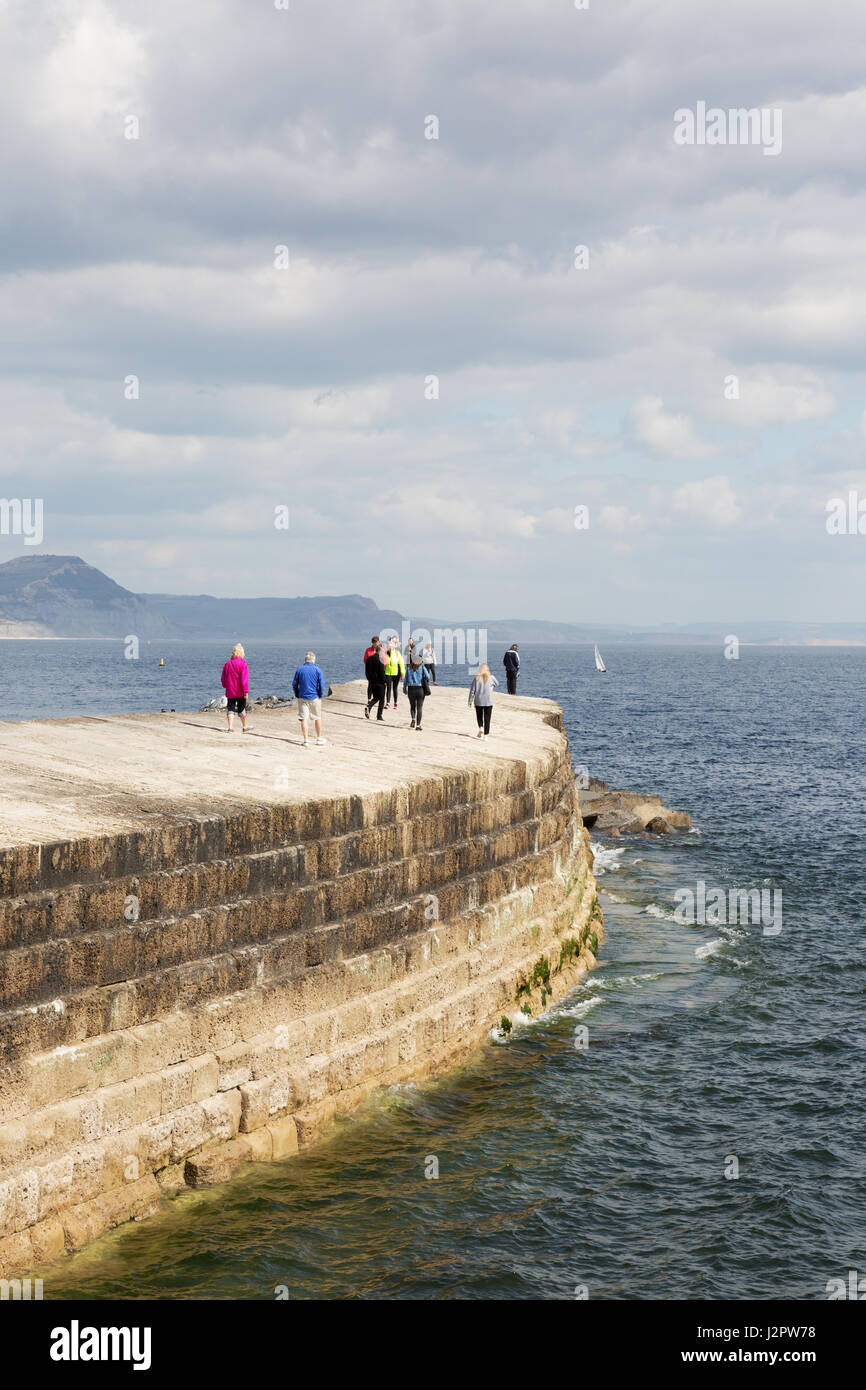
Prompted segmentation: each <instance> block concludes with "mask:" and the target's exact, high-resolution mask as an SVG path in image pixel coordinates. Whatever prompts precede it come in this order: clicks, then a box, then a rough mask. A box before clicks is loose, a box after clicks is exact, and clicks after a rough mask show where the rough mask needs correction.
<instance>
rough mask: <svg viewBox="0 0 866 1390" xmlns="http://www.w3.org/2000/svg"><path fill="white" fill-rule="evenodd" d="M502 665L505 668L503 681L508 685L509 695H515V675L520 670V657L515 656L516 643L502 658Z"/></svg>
mask: <svg viewBox="0 0 866 1390" xmlns="http://www.w3.org/2000/svg"><path fill="white" fill-rule="evenodd" d="M502 665H503V666H504V667H505V679H506V682H507V684H508V693H509V695H516V694H517V673H518V671H519V670H520V657H519V656H518V655H517V643H516V642H514V643H513V644H512V645H511V646H510V647H509V648H508V651H507V652H506V653H505V655H504V657H503V658H502Z"/></svg>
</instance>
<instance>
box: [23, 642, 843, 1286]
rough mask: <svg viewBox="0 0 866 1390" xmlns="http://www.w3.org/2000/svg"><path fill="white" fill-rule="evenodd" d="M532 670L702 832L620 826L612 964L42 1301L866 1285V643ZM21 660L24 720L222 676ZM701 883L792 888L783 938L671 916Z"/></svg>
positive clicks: (349, 659) (77, 659)
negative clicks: (583, 1040) (865, 1278)
mask: <svg viewBox="0 0 866 1390" xmlns="http://www.w3.org/2000/svg"><path fill="white" fill-rule="evenodd" d="M317 653H318V654H319V655H320V658H321V659H322V662H323V665H324V666H325V671H326V675H327V676H328V678H329V679H330V680H332V681H338V680H343V679H347V678H349V677H352V676H355V675H357V674H359V656H358V653H356V652H355V651H354V650H353V649H350V648H347V647H345V646H342V647H339V648H338V647H333V646H331V647H328V648H324V647H319V648H317ZM159 655H164V656H165V658H166V663H167V664H166V667H165V668H162V669H160V668H159V667H158V666H157V665H156V662H157V660H158V657H159ZM247 655H248V658H249V659H250V664H251V668H252V671H253V686H254V693H258V694H267V693H284V692H286V691H287V690H288V687H289V683H290V677H291V672H292V670H293V669H294V666H295V664H296V656H297V654H296V653H292V654H291V655H290V656H287V655H286V654H285V653H283V652H282V650H281V649H279V648H276V647H266V646H264V645H263V646H261V647H258V648H257V647H256V646H255V645H254V644H251V645H250V646H249V647H248V649H247ZM522 655H523V670H522V675H521V683H520V689H521V692H522V693H526V694H543V695H549V696H552V697H553V698H554V699H556V700H558V701H559V702H560V703H561V704H562V706H563V709H564V711H565V718H566V725H567V728H568V732H569V738H570V741H571V746H572V754H573V760H574V763H575V766H576V767H580V766H586V767H588V769H589V771H590V773H591V774H592V775H596V776H601V777H603V778H605V780H608V781H610V782H611V783H612V784H613V785H617V786H629V787H634V788H637V789H641V790H645V791H650V792H658V793H660V794H661V795H662V796H663V797H664V799H665V800H666V802H667V804H669V805H672V806H674V807H677V808H681V809H685V810H688V811H689V812H690V813H691V815H692V819H693V822H694V827H695V829H694V831H693V832H692V833H685V834H681V835H678V836H676V837H675V838H670V839H668V838H665V839H656V838H639V839H631V838H630V839H628V840H620V841H615V840H612V839H608V840H605V839H604V837H601V836H598V837H595V844H596V848H597V861H596V863H597V873H598V874H599V885H600V890H601V896H602V902H603V906H604V910H605V918H606V926H607V937H606V940H605V943H604V946H603V949H602V953H601V963H600V967H599V969H598V970H597V971H596V972H594V973H593V975H592V976H591V977H589V978H588V980H587V981H586V983H585V986H583V987H580V988H578V989H576V990H575V991H573V992H572V993H571V994H570V995H569V996H567V997H566V998H565V999H564V1000H562V1001H560V1003H559V1005H558V1006H557V1007H555V1008H554V1009H553V1010H552V1011H551V1012H550V1013H548V1014H547V1015H546V1016H545V1017H544V1018H542V1019H539V1020H537V1021H533V1022H531V1023H530V1024H528V1025H527V1026H526V1027H524V1028H521V1029H519V1030H517V1031H515V1033H514V1034H512V1036H511V1037H510V1038H509V1039H508V1040H507V1041H506V1042H502V1043H495V1042H493V1041H492V1040H491V1041H490V1042H488V1043H487V1044H485V1045H484V1046H483V1047H482V1048H481V1049H480V1050H479V1051H478V1052H477V1053H476V1054H475V1055H474V1056H473V1057H472V1059H471V1060H470V1062H469V1063H468V1064H467V1065H466V1066H464V1067H462V1068H461V1069H459V1070H457V1071H455V1072H454V1073H452V1074H451V1075H450V1076H449V1077H448V1078H446V1079H445V1080H443V1081H441V1082H438V1083H436V1084H433V1085H425V1086H420V1087H411V1086H409V1087H403V1088H400V1089H397V1090H393V1091H388V1092H384V1093H381V1094H379V1095H377V1096H376V1097H374V1098H373V1099H372V1100H371V1101H370V1102H369V1103H368V1104H367V1106H366V1107H365V1108H364V1109H363V1110H362V1111H361V1112H360V1113H359V1114H358V1115H357V1116H355V1117H353V1118H351V1119H349V1120H346V1121H343V1122H341V1123H340V1125H339V1126H338V1128H337V1130H336V1133H335V1134H334V1136H333V1137H332V1138H331V1139H330V1140H329V1141H328V1142H326V1143H325V1144H323V1145H321V1146H320V1147H318V1148H316V1149H314V1150H312V1151H311V1152H309V1153H307V1154H305V1155H303V1156H301V1157H300V1158H297V1159H293V1160H291V1161H289V1162H287V1163H284V1164H276V1165H264V1166H261V1167H257V1168H251V1169H249V1170H247V1171H246V1172H245V1174H243V1175H241V1176H240V1177H238V1178H237V1179H236V1180H235V1181H234V1182H232V1183H230V1184H228V1185H226V1186H223V1187H219V1188H215V1189H212V1190H209V1191H205V1192H203V1193H186V1194H183V1195H181V1196H179V1197H177V1198H174V1199H171V1200H168V1201H166V1202H165V1203H164V1207H163V1210H162V1212H161V1213H160V1215H159V1216H157V1217H156V1218H154V1219H153V1220H151V1221H149V1222H146V1223H144V1224H143V1225H141V1226H126V1227H122V1228H120V1229H119V1230H117V1231H115V1232H113V1233H112V1234H111V1235H109V1236H108V1237H106V1238H104V1239H103V1240H101V1241H99V1242H98V1243H97V1244H96V1245H95V1246H93V1247H91V1248H90V1249H88V1250H85V1251H83V1252H82V1253H81V1254H80V1255H78V1256H75V1257H74V1258H73V1259H71V1260H69V1261H68V1262H66V1263H65V1264H63V1265H62V1266H60V1267H59V1268H58V1269H54V1270H52V1271H51V1272H50V1274H49V1275H48V1277H47V1279H46V1284H45V1296H46V1297H54V1298H72V1297H83V1298H94V1299H99V1298H154V1297H156V1298H161V1297H168V1298H222V1299H232V1298H238V1299H272V1298H274V1297H275V1296H277V1290H279V1291H280V1292H281V1293H282V1292H285V1293H286V1294H288V1296H289V1297H291V1298H317V1297H318V1298H418V1299H421V1298H466V1299H483V1298H494V1299H548V1298H574V1297H575V1292H576V1291H578V1290H580V1289H581V1286H585V1288H586V1290H587V1292H588V1294H589V1297H590V1298H592V1299H596V1298H598V1299H658V1298H663V1299H685V1298H706V1299H718V1298H732V1299H737V1298H786V1299H791V1298H793V1299H819V1298H822V1297H826V1292H825V1290H826V1283H827V1280H828V1279H831V1278H836V1277H841V1276H844V1275H845V1274H846V1272H847V1271H848V1270H849V1269H858V1270H859V1271H860V1273H861V1274H863V1273H866V1154H864V1145H866V1106H864V1092H863V1074H864V1056H866V1021H864V1019H866V1012H864V1004H866V973H864V963H863V909H862V893H861V883H860V880H861V873H860V868H859V852H860V848H861V845H862V830H863V824H864V797H866V776H864V768H866V735H864V721H863V715H862V690H863V684H864V678H866V651H861V650H856V649H829V650H828V649H820V650H819V649H781V650H780V649H771V648H741V650H740V659H739V660H738V661H727V660H725V659H724V657H723V655H722V653H721V651H720V650H717V649H713V650H709V649H707V648H690V649H686V648H679V647H669V648H665V647H655V648H647V647H644V646H641V647H625V646H623V647H611V648H609V650H607V651H606V652H605V658H606V660H607V665H608V672H607V674H606V675H603V676H601V675H597V674H596V673H595V671H594V669H593V666H592V656H591V652H590V651H589V650H588V649H586V648H580V649H576V648H562V647H527V648H525V649H524V651H523V653H522ZM0 656H2V660H3V670H2V681H3V685H4V687H5V689H4V691H3V694H4V713H5V717H6V718H10V717H11V718H15V717H17V718H28V717H30V718H32V717H35V716H43V715H50V714H80V713H82V712H89V713H94V714H98V713H104V712H109V711H115V710H128V709H153V708H159V707H160V706H161V705H162V704H166V705H170V704H174V705H175V706H176V707H177V708H183V707H186V708H190V707H197V706H198V705H199V704H201V703H203V702H204V700H205V699H207V698H209V697H210V696H211V695H212V694H217V693H219V683H218V682H219V668H220V664H221V661H222V660H223V659H224V653H223V652H222V649H221V648H218V647H216V646H210V645H209V644H205V645H203V646H199V647H178V646H175V645H173V644H172V645H169V644H165V646H164V647H163V648H162V649H161V650H160V651H157V650H156V648H155V647H153V648H151V649H148V651H147V652H146V653H145V655H144V656H143V657H142V659H141V660H140V661H139V662H138V663H132V662H127V661H124V659H123V656H122V648H121V647H120V646H119V645H112V644H106V643H95V644H90V643H88V644H85V643H41V642H40V643H37V642H33V643H17V642H16V643H11V642H5V643H3V644H2V645H0ZM491 664H492V665H493V667H494V670H496V669H497V668H498V657H497V660H496V661H494V662H492V663H491ZM442 674H443V676H444V675H446V673H444V672H443V673H442ZM447 678H448V679H449V681H450V680H456V679H458V678H460V679H462V673H450V674H449V675H448V676H447ZM501 698H503V699H505V698H507V697H506V696H502V697H501ZM494 719H495V714H494ZM699 881H702V882H704V883H705V884H706V885H707V891H708V892H709V891H710V890H711V889H714V888H720V889H724V890H728V889H730V888H732V887H736V888H744V889H760V888H761V887H765V888H770V889H772V890H774V891H776V892H781V895H782V920H781V926H782V930H781V931H780V932H779V933H778V934H776V935H765V934H764V933H763V930H762V927H761V925H760V924H756V925H751V924H747V925H745V926H743V925H742V924H740V923H733V924H732V923H730V922H722V923H721V924H712V923H710V924H707V925H702V924H698V925H690V924H687V923H683V922H681V921H678V920H675V909H676V906H677V901H678V899H677V898H676V896H675V895H676V894H677V892H678V890H685V889H689V888H690V889H692V890H693V891H694V890H695V888H696V885H697V883H698V882H699ZM581 1028H585V1029H586V1030H587V1038H588V1045H587V1046H586V1047H585V1048H581V1047H578V1046H576V1045H575V1040H576V1030H578V1029H581ZM577 1036H578V1039H579V1038H580V1035H579V1034H578V1035H577ZM433 1157H435V1158H436V1160H437V1161H438V1172H439V1176H438V1178H431V1177H427V1176H425V1173H426V1172H430V1171H432V1170H433V1167H434V1165H433V1164H431V1162H430V1159H431V1158H433ZM735 1172H736V1173H737V1174H738V1175H737V1176H733V1174H734V1173H735Z"/></svg>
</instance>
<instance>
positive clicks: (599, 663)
mask: <svg viewBox="0 0 866 1390" xmlns="http://www.w3.org/2000/svg"><path fill="white" fill-rule="evenodd" d="M595 669H596V671H606V670H607V667H606V666H605V664H604V662H603V661H602V659H601V652H600V651H599V650H598V643H597V642H596V644H595Z"/></svg>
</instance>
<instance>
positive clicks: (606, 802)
mask: <svg viewBox="0 0 866 1390" xmlns="http://www.w3.org/2000/svg"><path fill="white" fill-rule="evenodd" d="M576 785H577V798H578V801H579V803H580V814H581V816H582V817H583V823H584V825H585V826H586V828H587V830H597V831H600V832H602V833H603V834H605V835H640V834H643V833H644V832H646V831H648V832H649V833H650V834H655V835H670V834H672V833H673V831H674V830H688V828H689V826H690V825H691V823H692V822H691V817H690V816H689V814H688V812H686V811H672V810H670V809H669V808H668V807H667V806H665V805H664V804H663V802H662V799H661V797H660V796H655V795H652V794H650V795H647V793H646V792H630V791H625V790H621V789H617V788H613V787H610V786H608V784H607V782H602V781H600V780H599V779H598V778H597V777H591V778H588V779H587V785H586V786H582V785H581V779H580V778H578V779H577V782H576ZM654 822H658V823H659V824H658V825H654V824H653V823H654ZM660 825H664V827H665V828H664V829H661V828H660Z"/></svg>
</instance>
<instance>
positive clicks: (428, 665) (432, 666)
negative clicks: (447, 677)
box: [424, 661, 436, 685]
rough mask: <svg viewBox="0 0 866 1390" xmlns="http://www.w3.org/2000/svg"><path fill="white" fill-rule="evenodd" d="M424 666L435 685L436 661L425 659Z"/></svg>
mask: <svg viewBox="0 0 866 1390" xmlns="http://www.w3.org/2000/svg"><path fill="white" fill-rule="evenodd" d="M424 667H425V669H426V671H427V672H428V673H429V676H430V680H431V682H432V683H433V685H435V684H436V662H435V661H425V663H424Z"/></svg>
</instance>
